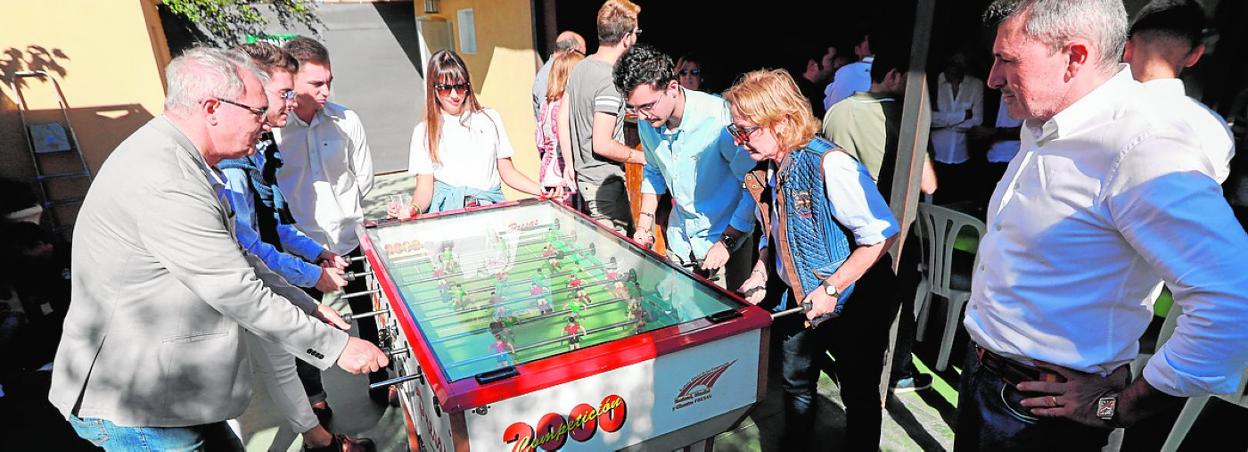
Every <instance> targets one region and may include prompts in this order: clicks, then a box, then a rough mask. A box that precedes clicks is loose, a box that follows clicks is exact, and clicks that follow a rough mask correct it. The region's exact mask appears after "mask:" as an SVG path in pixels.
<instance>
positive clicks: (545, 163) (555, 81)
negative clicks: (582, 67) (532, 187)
mask: <svg viewBox="0 0 1248 452" xmlns="http://www.w3.org/2000/svg"><path fill="white" fill-rule="evenodd" d="M584 59H585V55H584V54H582V53H579V52H576V51H574V50H573V51H567V52H560V53H558V54H556V55H555V57H554V61H553V62H552V63H551V65H550V75H549V77H548V78H547V80H548V82H547V85H546V99H544V100H543V101H542V106H541V108H540V110H539V112H538V115H537V152H538V154H539V155H538V158H539V159H540V161H541V165H540V166H539V169H538V179H537V180H538V183H540V184H541V185H542V190H544V191H548V192H550V191H555V190H557V189H559V188H560V187H562V188H563V190H564V194H565V195H564V196H563V197H560V198H558V200H559V201H561V202H563V203H565V204H569V203H570V202H571V196H572V193H576V176H575V175H574V174H573V173H572V165H571V163H572V138H571V137H569V136H568V134H567V132H566V130H567V127H568V112H567V110H564V109H562V108H560V107H561V106H562V105H563V94H564V92H566V91H567V86H568V75H570V74H571V73H572V68H573V67H575V66H576V63H580V62H581V60H584ZM569 205H570V204H569Z"/></svg>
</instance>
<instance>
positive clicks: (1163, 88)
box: [1144, 78, 1187, 96]
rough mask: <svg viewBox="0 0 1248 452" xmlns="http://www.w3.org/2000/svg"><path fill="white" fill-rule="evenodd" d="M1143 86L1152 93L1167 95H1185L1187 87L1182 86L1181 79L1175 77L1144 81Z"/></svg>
mask: <svg viewBox="0 0 1248 452" xmlns="http://www.w3.org/2000/svg"><path fill="white" fill-rule="evenodd" d="M1144 87H1145V88H1148V90H1149V91H1152V92H1154V93H1161V94H1165V95H1169V96H1186V95H1187V87H1185V86H1183V80H1182V79H1177V78H1163V79H1157V80H1149V81H1147V82H1144Z"/></svg>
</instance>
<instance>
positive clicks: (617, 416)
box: [503, 394, 628, 452]
mask: <svg viewBox="0 0 1248 452" xmlns="http://www.w3.org/2000/svg"><path fill="white" fill-rule="evenodd" d="M627 418H628V405H627V404H626V403H624V398H623V397H620V396H618V395H615V394H611V395H609V396H606V397H604V398H603V399H602V402H601V403H599V405H598V408H594V407H592V406H590V405H588V404H585V403H582V404H579V405H577V406H574V407H572V410H571V411H570V412H569V413H568V416H567V417H566V418H565V417H564V416H563V415H561V414H559V413H546V415H545V416H542V419H541V420H539V421H538V422H537V429H536V430H534V429H533V426H531V425H529V424H527V423H524V422H516V423H514V424H511V425H510V426H508V427H507V429H506V430H504V431H503V444H511V445H512V446H511V450H512V451H513V452H522V451H523V452H528V451H532V450H536V449H537V448H541V449H543V450H558V449H560V448H562V447H563V446H564V444H566V443H567V442H568V437H572V439H574V440H576V441H577V442H582V443H583V442H586V441H589V440H590V439H592V438H593V437H594V434H596V433H597V432H598V430H599V429H602V431H604V432H607V433H611V432H615V431H618V430H619V429H620V428H621V427H623V426H624V421H625V420H627Z"/></svg>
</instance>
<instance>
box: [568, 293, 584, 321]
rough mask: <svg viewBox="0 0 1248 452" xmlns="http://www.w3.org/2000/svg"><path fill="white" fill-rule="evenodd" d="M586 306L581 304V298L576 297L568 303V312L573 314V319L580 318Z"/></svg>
mask: <svg viewBox="0 0 1248 452" xmlns="http://www.w3.org/2000/svg"><path fill="white" fill-rule="evenodd" d="M585 306H586V305H585V304H584V303H582V302H581V298H580V297H576V298H575V299H573V300H572V301H570V302H568V311H571V312H572V317H580V316H581V311H583V310H585Z"/></svg>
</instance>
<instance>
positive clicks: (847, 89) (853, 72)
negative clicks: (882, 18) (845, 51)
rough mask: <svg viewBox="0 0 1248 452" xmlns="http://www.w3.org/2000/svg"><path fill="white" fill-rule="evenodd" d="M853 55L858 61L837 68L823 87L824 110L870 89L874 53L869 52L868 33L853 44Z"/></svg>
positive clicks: (869, 40)
mask: <svg viewBox="0 0 1248 452" xmlns="http://www.w3.org/2000/svg"><path fill="white" fill-rule="evenodd" d="M854 56H857V57H858V61H855V62H853V63H849V64H846V65H844V66H841V68H840V69H837V70H836V73H835V74H833V75H832V83H829V84H828V87H827V88H826V89H824V92H823V94H824V97H823V109H824V111H827V110H828V109H830V108H832V106H833V105H836V103H837V102H840V101H842V100H845V99H846V98H848V97H849V96H852V95H854V93H856V92H859V91H866V90H869V89H871V63H872V62H874V61H875V54H874V53H872V52H871V36H870V35H868V34H866V33H863V34H862V40H861V41H858V44H855V45H854ZM817 117H819V118H822V116H817Z"/></svg>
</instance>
